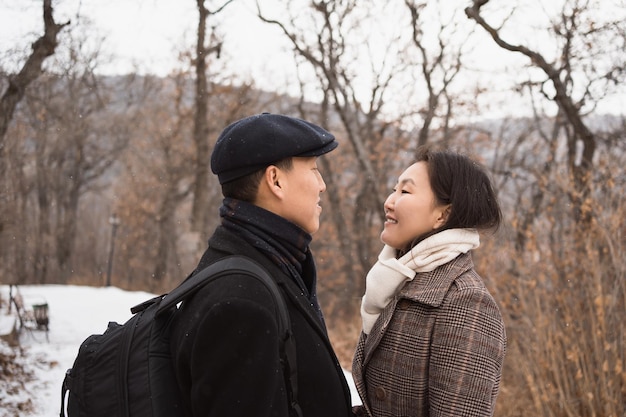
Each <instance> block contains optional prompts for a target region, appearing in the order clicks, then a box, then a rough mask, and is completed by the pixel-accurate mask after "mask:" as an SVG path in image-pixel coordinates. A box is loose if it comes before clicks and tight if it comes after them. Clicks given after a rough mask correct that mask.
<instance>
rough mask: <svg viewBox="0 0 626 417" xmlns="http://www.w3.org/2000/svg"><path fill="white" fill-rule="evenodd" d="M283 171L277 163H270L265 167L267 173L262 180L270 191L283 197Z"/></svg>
mask: <svg viewBox="0 0 626 417" xmlns="http://www.w3.org/2000/svg"><path fill="white" fill-rule="evenodd" d="M282 180H283V178H282V171H281V170H280V169H279V168H278V167H277V166H275V165H270V166H268V167H267V168H265V174H264V175H263V179H262V180H261V181H262V182H263V183H264V185H265V186H266V187H267V189H268V191H270V192H271V193H272V194H274V195H275V196H276V197H278V198H282V196H283V189H282Z"/></svg>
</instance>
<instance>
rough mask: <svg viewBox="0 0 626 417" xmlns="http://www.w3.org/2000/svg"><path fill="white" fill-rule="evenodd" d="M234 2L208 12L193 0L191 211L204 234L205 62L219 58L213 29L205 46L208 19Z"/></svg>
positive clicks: (202, 2)
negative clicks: (195, 11)
mask: <svg viewBox="0 0 626 417" xmlns="http://www.w3.org/2000/svg"><path fill="white" fill-rule="evenodd" d="M232 1H233V0H227V1H225V2H224V3H223V4H222V5H221V6H219V7H217V8H216V9H215V10H213V11H211V10H209V9H208V8H207V7H206V5H205V0H196V3H197V6H198V13H199V18H198V34H197V35H198V36H197V42H196V56H195V69H196V91H195V94H196V96H195V112H196V113H195V117H194V132H193V137H194V143H195V144H196V156H195V161H196V174H195V181H194V189H193V196H194V200H193V210H192V214H191V217H192V223H193V229H194V230H196V231H198V232H200V233H201V234H202V233H206V232H207V226H208V223H209V220H208V216H209V215H210V212H209V198H208V196H209V188H208V186H209V163H208V161H209V160H210V157H211V146H210V141H209V123H208V119H207V117H208V102H209V95H210V91H209V84H208V83H207V59H208V57H209V56H211V55H212V54H215V56H216V57H217V58H219V56H220V52H221V49H222V41H221V40H220V39H218V37H217V36H216V33H215V28H213V32H211V36H210V37H209V42H208V44H207V39H206V38H207V34H206V30H207V19H208V18H209V17H211V16H215V15H217V14H219V13H220V12H221V11H222V10H224V8H225V7H226V6H228V5H229V4H230V3H232Z"/></svg>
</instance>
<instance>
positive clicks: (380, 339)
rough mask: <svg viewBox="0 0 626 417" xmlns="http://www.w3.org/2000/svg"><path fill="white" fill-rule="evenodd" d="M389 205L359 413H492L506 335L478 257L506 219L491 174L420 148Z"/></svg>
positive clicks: (362, 350)
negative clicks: (487, 233) (482, 236)
mask: <svg viewBox="0 0 626 417" xmlns="http://www.w3.org/2000/svg"><path fill="white" fill-rule="evenodd" d="M384 209H385V219H386V220H385V226H384V230H383V231H382V233H381V236H380V237H381V240H382V242H383V243H384V244H385V246H384V248H383V250H382V252H381V253H380V255H379V257H378V262H377V263H376V264H375V265H374V266H373V267H372V269H371V270H370V271H369V273H368V274H367V278H366V290H365V295H364V296H363V300H362V305H361V316H362V320H363V331H362V332H361V336H360V338H359V342H358V345H357V349H356V353H355V356H354V361H353V369H352V371H353V377H354V380H355V384H356V386H357V390H358V392H359V395H360V396H361V399H362V400H363V405H362V406H360V407H357V408H356V409H355V411H356V414H357V415H364V416H373V417H383V416H396V417H397V416H430V417H433V416H465V417H467V416H491V415H493V412H494V408H495V401H496V396H497V394H498V389H499V385H500V376H501V373H502V362H503V359H504V353H505V347H506V335H505V330H504V323H503V320H502V316H501V314H500V311H499V309H498V307H497V305H496V302H495V301H494V299H493V297H492V296H491V295H490V294H489V292H488V290H487V288H486V287H485V285H484V283H483V281H482V279H481V277H480V276H479V275H478V274H477V273H476V271H475V269H474V264H473V263H472V257H471V254H470V251H471V250H472V249H475V248H477V247H478V246H479V234H478V231H479V230H487V229H491V230H494V231H495V230H496V229H497V228H498V227H499V225H500V221H501V217H502V214H501V211H500V207H499V205H498V202H497V199H496V195H495V193H494V191H493V188H492V186H491V183H490V180H489V177H488V175H487V174H486V172H485V171H484V170H483V169H482V168H481V167H480V166H479V165H478V164H477V163H476V162H474V161H472V160H471V159H469V158H467V157H465V156H463V155H460V154H457V153H453V152H451V151H435V150H432V149H429V148H421V149H420V150H418V156H417V158H416V162H415V163H414V164H413V165H411V166H410V167H409V168H407V169H406V170H405V171H404V172H403V173H402V175H400V178H399V180H398V183H397V185H396V187H395V188H394V190H393V192H392V193H391V194H390V195H389V197H388V198H387V200H386V201H385V205H384Z"/></svg>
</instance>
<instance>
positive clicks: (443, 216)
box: [433, 204, 452, 229]
mask: <svg viewBox="0 0 626 417" xmlns="http://www.w3.org/2000/svg"><path fill="white" fill-rule="evenodd" d="M451 211H452V205H451V204H448V205H446V206H442V207H441V209H440V211H439V216H438V217H437V220H436V221H435V226H434V227H433V229H438V228H440V227H441V226H443V225H444V224H446V222H447V221H448V217H450V212H451Z"/></svg>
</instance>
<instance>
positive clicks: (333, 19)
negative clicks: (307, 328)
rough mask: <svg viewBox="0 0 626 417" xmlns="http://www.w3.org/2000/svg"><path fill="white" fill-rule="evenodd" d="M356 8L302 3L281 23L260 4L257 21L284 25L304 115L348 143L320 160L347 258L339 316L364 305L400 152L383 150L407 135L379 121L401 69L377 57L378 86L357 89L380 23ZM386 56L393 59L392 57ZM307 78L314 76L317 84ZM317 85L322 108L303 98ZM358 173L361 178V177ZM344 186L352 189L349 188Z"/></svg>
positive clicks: (331, 3)
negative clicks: (387, 178)
mask: <svg viewBox="0 0 626 417" xmlns="http://www.w3.org/2000/svg"><path fill="white" fill-rule="evenodd" d="M358 6H359V3H358V2H357V1H354V0H351V1H347V2H334V1H315V2H312V3H311V4H310V5H309V6H303V5H301V4H300V5H298V6H297V7H298V8H297V9H291V8H290V4H287V3H285V5H284V10H286V11H288V12H287V13H285V14H284V15H283V16H284V17H282V16H281V18H280V19H278V18H273V17H270V16H268V15H266V14H265V13H264V11H263V9H262V5H261V4H260V3H259V2H257V12H258V16H259V18H260V19H261V20H262V21H264V22H266V23H269V24H272V25H274V26H276V27H278V28H279V29H280V30H281V31H282V33H283V34H284V35H285V37H286V38H287V39H288V40H289V41H290V43H291V46H292V47H293V50H294V62H296V64H297V65H298V66H299V69H300V71H299V73H300V77H301V79H300V83H301V86H302V88H303V91H302V101H301V103H300V105H299V112H300V114H299V116H301V117H304V118H308V119H311V120H313V121H316V122H318V123H320V124H321V125H323V126H325V127H327V128H328V129H330V130H332V131H334V132H335V133H336V135H337V136H338V137H339V138H340V140H341V139H345V140H347V141H348V144H349V145H350V148H349V149H346V148H344V147H343V146H342V148H341V151H340V152H341V156H340V155H339V154H338V153H337V156H335V155H334V154H333V155H330V156H328V157H327V158H322V161H321V164H322V167H323V169H324V175H325V179H326V182H327V185H328V187H327V195H328V200H329V203H330V204H331V210H330V214H329V215H330V216H331V217H332V221H333V225H334V229H335V232H334V233H336V237H337V240H338V242H337V244H338V246H339V247H338V248H337V251H339V252H340V253H341V254H342V256H341V257H336V256H335V257H334V262H336V263H339V265H338V266H337V265H336V266H335V268H336V269H335V270H340V271H341V273H340V274H339V276H341V277H343V280H342V281H341V282H342V284H341V285H342V288H344V291H343V292H342V294H338V296H339V299H338V300H337V306H336V307H337V313H338V315H339V316H341V315H342V311H343V313H347V312H352V311H354V310H355V309H354V303H356V302H358V298H357V297H355V294H360V293H361V292H362V287H363V280H360V279H354V277H362V276H364V275H365V271H367V268H369V266H370V265H371V263H372V257H373V256H375V253H376V251H377V250H379V246H380V245H379V244H378V243H377V242H378V239H377V234H378V233H379V231H380V225H381V224H382V216H383V212H382V205H383V201H384V199H385V195H384V193H383V192H382V191H381V189H385V188H386V187H381V183H380V178H381V176H383V175H384V174H386V173H387V171H388V170H387V169H386V167H387V165H388V164H390V163H392V161H395V160H396V158H394V157H393V156H394V153H395V151H397V149H398V148H397V147H396V148H395V149H394V150H393V151H392V152H382V149H383V147H385V146H389V147H390V148H394V146H395V144H397V143H398V141H400V142H401V139H398V137H401V135H398V137H396V139H398V140H394V141H392V142H385V141H383V138H385V137H387V138H388V139H391V138H393V135H394V134H396V133H398V130H394V127H395V125H394V124H391V123H386V122H383V121H381V117H380V116H381V110H382V108H383V107H384V105H385V97H386V94H387V89H388V88H389V86H390V84H391V82H392V79H393V78H394V76H395V75H397V72H396V71H394V69H396V68H390V66H392V65H394V64H391V63H388V62H387V61H386V60H385V59H383V64H379V63H376V62H375V60H374V59H372V60H371V61H370V62H369V65H371V66H372V67H374V66H376V65H380V66H381V67H382V68H379V70H380V71H372V85H371V88H369V89H365V90H366V93H363V94H360V92H358V91H357V82H358V81H357V75H358V74H359V73H358V70H357V68H363V65H367V59H365V55H359V53H358V51H357V50H358V49H359V48H362V50H364V51H367V48H366V43H367V37H366V32H367V27H369V23H371V22H372V21H374V20H375V19H374V18H373V17H372V16H369V19H370V20H369V21H368V20H366V19H367V18H368V17H367V16H366V14H367V11H368V10H367V8H362V9H359V7H358ZM303 7H306V12H304V10H303ZM364 13H365V14H364ZM311 34H314V35H313V36H311ZM348 34H350V35H351V36H350V37H348V36H347V35H348ZM389 55H391V52H389ZM388 58H389V59H390V60H392V58H393V57H391V56H388ZM392 61H393V60H392ZM393 62H395V61H393ZM307 74H313V77H314V78H313V80H311V79H310V75H307ZM312 85H314V86H315V89H316V90H318V91H319V92H320V93H321V95H322V97H323V99H322V105H321V108H320V107H319V106H312V105H309V104H307V102H306V101H305V99H304V98H305V97H306V95H307V93H306V90H307V89H308V90H310V88H311V86H312ZM344 146H345V145H344ZM390 155H391V156H390ZM340 159H341V162H340V161H339V160H340ZM331 161H333V163H332V166H331ZM346 163H348V164H346ZM340 164H341V165H340ZM355 172H358V173H359V174H358V175H356V176H355V175H354V174H355ZM346 184H351V186H348V187H347V188H345V185H346ZM384 185H385V186H386V185H387V184H384ZM346 189H348V190H349V191H348V192H345V193H344V194H343V195H342V193H341V190H344V191H345V190H346ZM348 207H349V208H350V209H348ZM331 285H332V284H331Z"/></svg>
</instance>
